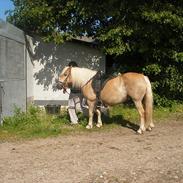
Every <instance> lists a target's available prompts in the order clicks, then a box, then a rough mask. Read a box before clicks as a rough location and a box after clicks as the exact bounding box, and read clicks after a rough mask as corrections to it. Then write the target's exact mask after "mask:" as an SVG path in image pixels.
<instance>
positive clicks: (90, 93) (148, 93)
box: [58, 66, 154, 134]
mask: <svg viewBox="0 0 183 183" xmlns="http://www.w3.org/2000/svg"><path fill="white" fill-rule="evenodd" d="M96 74H97V71H96V70H91V69H88V68H81V67H69V66H66V67H65V68H64V69H63V70H62V72H61V74H60V75H59V78H58V82H59V85H60V89H63V90H64V91H66V89H67V88H71V87H74V88H79V89H80V90H81V92H82V93H83V96H84V97H85V98H86V100H87V104H88V109H89V121H88V124H87V126H86V128H87V129H91V128H92V127H93V115H94V112H96V113H97V117H98V120H97V124H96V126H97V127H101V126H102V120H101V111H100V110H99V109H98V108H96V103H97V98H99V99H100V101H101V102H102V103H103V104H105V105H107V106H113V105H116V104H121V103H123V102H125V101H126V100H127V98H128V97H130V98H131V99H132V100H133V102H134V104H135V106H136V108H137V111H138V113H139V117H140V127H139V129H138V130H137V133H139V134H142V133H143V132H144V131H145V130H146V129H148V130H149V131H150V130H152V128H153V127H154V123H153V119H152V113H153V94H152V88H151V83H150V80H149V78H148V77H147V76H145V75H143V74H140V73H135V72H127V73H124V74H122V73H121V74H118V75H117V76H115V77H113V78H111V79H108V80H107V81H106V82H105V85H104V86H103V88H102V89H101V91H100V93H99V96H97V94H96V92H95V91H94V89H93V87H92V81H93V79H94V77H95V75H96Z"/></svg>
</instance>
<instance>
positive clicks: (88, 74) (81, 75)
mask: <svg viewBox="0 0 183 183" xmlns="http://www.w3.org/2000/svg"><path fill="white" fill-rule="evenodd" d="M96 73H97V71H95V70H91V69H87V68H80V67H72V69H71V77H72V85H73V87H74V88H81V87H82V86H84V85H85V84H86V83H87V82H88V81H89V80H90V79H91V78H92V77H93V76H94V75H95V74H96Z"/></svg>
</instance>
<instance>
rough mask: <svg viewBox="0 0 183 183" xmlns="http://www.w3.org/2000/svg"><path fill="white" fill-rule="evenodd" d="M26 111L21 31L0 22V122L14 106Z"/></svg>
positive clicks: (24, 61)
mask: <svg viewBox="0 0 183 183" xmlns="http://www.w3.org/2000/svg"><path fill="white" fill-rule="evenodd" d="M15 105H16V106H17V107H20V108H21V109H22V110H25V109H26V59H25V39H24V34H23V31H21V30H20V29H18V28H16V27H15V26H13V25H11V24H9V23H7V22H4V21H2V20H0V121H1V119H2V117H4V116H9V115H11V114H12V113H13V110H14V106H15Z"/></svg>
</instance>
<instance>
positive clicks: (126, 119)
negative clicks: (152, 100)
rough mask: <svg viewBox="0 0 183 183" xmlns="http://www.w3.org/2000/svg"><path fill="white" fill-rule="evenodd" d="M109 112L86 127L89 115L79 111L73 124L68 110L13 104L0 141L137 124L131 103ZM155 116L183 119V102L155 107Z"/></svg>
mask: <svg viewBox="0 0 183 183" xmlns="http://www.w3.org/2000/svg"><path fill="white" fill-rule="evenodd" d="M109 113H110V116H109V117H104V116H103V122H104V126H103V128H101V129H98V128H96V127H94V128H93V129H92V130H87V129H86V128H85V126H86V125H87V121H88V118H87V117H84V116H83V115H82V114H78V116H79V119H80V124H79V125H75V126H72V125H70V122H69V117H68V114H67V111H65V110H63V111H61V114H60V115H48V114H46V113H45V112H44V111H43V110H41V109H40V108H39V107H35V106H30V107H29V109H28V111H27V113H25V112H22V111H21V110H20V109H18V108H15V111H14V115H13V116H12V117H6V118H5V119H4V123H3V125H2V126H0V141H7V140H17V139H32V138H45V137H49V136H58V135H66V134H75V133H81V132H82V133H83V132H87V133H91V132H93V131H98V132H101V131H105V130H111V129H113V128H119V127H121V126H126V125H129V126H130V127H131V128H133V129H137V128H138V126H137V125H138V124H139V122H138V121H139V117H138V113H137V111H136V109H135V108H134V107H129V106H125V105H119V106H115V107H112V108H110V110H109ZM153 116H154V120H155V121H156V122H157V121H166V120H165V119H167V118H174V117H177V116H178V117H179V118H181V119H183V104H176V105H174V106H172V107H171V108H155V109H154V115H153Z"/></svg>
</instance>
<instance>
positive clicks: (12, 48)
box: [6, 39, 25, 79]
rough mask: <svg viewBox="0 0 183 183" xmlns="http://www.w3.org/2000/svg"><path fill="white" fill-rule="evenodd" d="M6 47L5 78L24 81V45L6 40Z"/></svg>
mask: <svg viewBox="0 0 183 183" xmlns="http://www.w3.org/2000/svg"><path fill="white" fill-rule="evenodd" d="M6 47H7V48H6V51H7V52H6V57H7V61H6V64H7V67H6V77H7V78H9V79H11V78H13V79H25V74H24V67H25V65H24V45H23V44H21V43H18V42H16V41H14V40H10V39H7V44H6Z"/></svg>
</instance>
